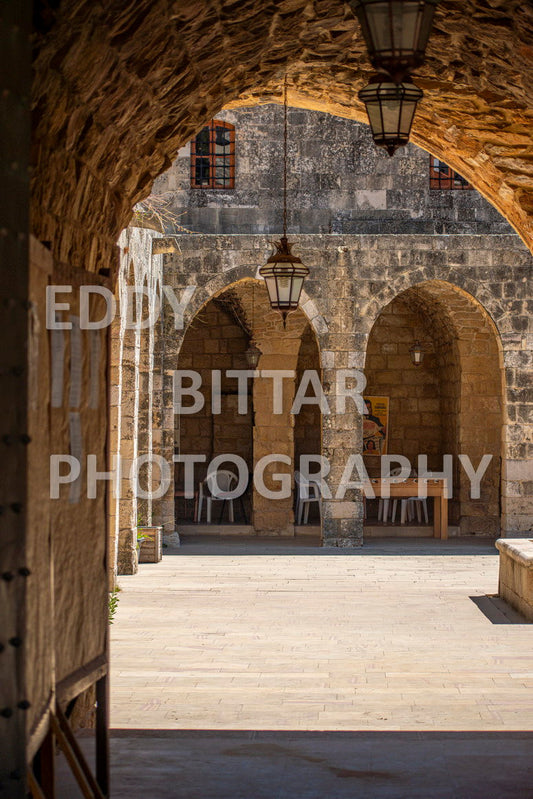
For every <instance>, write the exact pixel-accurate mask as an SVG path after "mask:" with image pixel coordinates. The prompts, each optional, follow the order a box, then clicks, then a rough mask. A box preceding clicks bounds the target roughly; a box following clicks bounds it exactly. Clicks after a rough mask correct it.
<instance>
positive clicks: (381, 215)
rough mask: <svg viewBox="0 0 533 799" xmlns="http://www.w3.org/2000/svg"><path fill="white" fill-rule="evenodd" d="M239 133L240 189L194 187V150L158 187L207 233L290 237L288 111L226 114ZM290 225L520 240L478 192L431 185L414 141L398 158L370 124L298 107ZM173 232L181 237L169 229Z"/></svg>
mask: <svg viewBox="0 0 533 799" xmlns="http://www.w3.org/2000/svg"><path fill="white" fill-rule="evenodd" d="M217 119H221V120H225V121H227V122H231V124H232V125H234V126H235V188H234V189H233V190H220V189H198V188H193V189H191V188H190V144H187V145H186V146H185V147H183V148H182V149H181V150H180V151H179V152H178V156H177V158H176V160H175V161H174V163H173V165H172V166H171V167H170V169H168V170H167V171H166V172H165V173H164V174H163V175H161V176H160V177H159V178H157V180H156V181H155V183H154V187H153V191H154V193H155V194H163V195H164V197H165V199H166V200H167V202H168V209H169V211H172V213H173V214H174V215H175V217H176V218H177V221H178V223H179V224H180V225H182V226H183V227H185V228H187V229H190V230H191V231H194V232H197V233H273V232H279V231H280V230H281V223H282V186H283V172H282V170H283V108H282V107H280V106H279V105H265V106H261V107H259V108H250V109H239V110H238V111H222V112H220V113H219V114H217ZM288 122H289V152H288V157H289V166H288V180H287V190H288V195H287V201H288V209H289V210H288V228H289V231H290V232H293V233H510V232H511V228H510V226H509V224H508V223H507V222H506V221H505V220H504V219H503V218H502V217H501V216H500V215H499V214H498V212H497V211H496V209H495V208H493V207H492V206H491V205H490V204H489V203H488V202H487V201H486V200H485V199H484V198H483V197H481V195H480V194H478V192H477V191H475V190H451V189H448V190H437V189H430V188H429V161H430V158H429V155H428V154H427V153H426V152H424V151H423V150H421V149H420V148H419V147H416V146H415V145H413V144H410V145H408V146H407V147H403V148H401V149H400V150H399V151H398V152H397V153H396V154H395V156H394V158H389V156H388V155H387V154H386V153H385V152H383V151H380V150H378V148H377V147H375V145H374V143H373V141H372V136H371V134H370V129H369V128H368V127H367V126H366V125H361V124H360V123H357V122H353V121H352V120H348V119H341V118H340V117H335V116H332V115H330V114H323V113H320V112H318V111H305V110H300V109H290V110H289V114H288ZM167 227H168V230H167V232H170V233H175V232H179V231H178V230H176V229H172V225H171V224H169V225H168V226H167Z"/></svg>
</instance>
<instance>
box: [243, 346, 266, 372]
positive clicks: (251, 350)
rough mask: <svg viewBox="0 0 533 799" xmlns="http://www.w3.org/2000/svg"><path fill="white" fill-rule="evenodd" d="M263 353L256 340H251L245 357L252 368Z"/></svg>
mask: <svg viewBox="0 0 533 799" xmlns="http://www.w3.org/2000/svg"><path fill="white" fill-rule="evenodd" d="M262 354H263V353H262V352H261V350H260V349H259V347H258V346H257V344H256V343H255V341H253V340H251V341H250V343H249V344H248V349H247V350H246V352H245V353H244V357H245V358H246V364H247V365H248V366H249V367H250V369H255V368H256V366H257V364H258V363H259V358H260V357H261V355H262Z"/></svg>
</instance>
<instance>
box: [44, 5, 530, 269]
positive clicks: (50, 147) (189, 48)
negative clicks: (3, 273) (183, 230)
mask: <svg viewBox="0 0 533 799" xmlns="http://www.w3.org/2000/svg"><path fill="white" fill-rule="evenodd" d="M46 8H47V11H46V13H44V12H42V13H41V15H40V18H39V17H38V18H37V25H38V28H39V29H40V31H41V32H40V33H38V34H36V37H35V52H36V58H35V82H34V99H33V104H34V119H35V128H34V158H33V160H34V165H35V168H34V195H33V224H34V230H35V233H36V235H37V236H38V237H39V238H40V239H41V240H49V241H51V242H52V247H53V250H54V253H55V255H56V257H57V258H58V260H60V261H62V262H68V263H71V264H73V265H79V266H84V267H85V268H89V269H92V270H97V268H98V266H99V265H101V263H102V258H103V259H104V260H105V258H106V256H108V257H112V252H113V248H114V245H115V241H116V238H117V236H118V233H119V231H120V230H121V229H122V228H123V227H124V226H125V225H126V224H127V223H128V221H129V219H130V217H131V211H132V207H133V205H134V204H135V202H137V201H138V200H139V199H141V198H142V197H143V196H146V194H147V193H148V192H149V190H150V187H151V184H152V182H153V180H154V178H155V177H156V176H157V175H158V174H160V173H161V172H162V171H164V170H165V169H166V168H168V166H169V165H170V163H171V161H172V159H173V157H174V156H175V154H176V152H177V149H178V148H179V147H180V146H181V145H183V144H184V143H185V142H187V141H188V140H189V139H190V138H191V136H192V135H193V134H194V133H195V132H196V131H197V130H198V129H199V128H200V127H201V126H202V125H203V124H204V123H205V122H206V121H207V120H208V119H210V118H212V117H213V116H214V115H215V114H216V113H217V112H218V111H219V110H220V109H221V108H222V107H224V106H225V107H237V106H239V105H250V104H256V103H259V102H271V101H272V100H274V101H279V100H280V91H281V82H282V80H283V75H284V73H285V71H286V70H287V71H288V75H289V77H288V81H289V102H290V103H291V104H293V105H299V106H302V107H307V108H314V109H319V110H323V111H329V112H331V113H334V114H338V115H340V116H344V117H349V118H353V119H357V120H364V111H363V109H362V107H361V105H360V103H359V101H358V100H357V91H358V90H359V89H360V88H361V87H362V86H363V85H364V84H365V83H366V82H367V81H368V79H369V76H370V74H371V71H370V68H369V64H368V60H367V57H366V51H365V48H364V45H363V42H362V39H361V37H360V32H359V27H358V23H357V21H356V19H355V18H354V15H353V13H352V12H351V10H350V8H349V6H348V5H347V4H345V3H343V2H339V0H315V1H314V2H311V1H310V0H276V1H271V2H268V0H207V1H206V2H201V3H199V2H198V1H197V0H175V2H169V0H135V1H134V0H110V2H107V3H105V4H96V3H89V2H85V0H69V2H66V0H64V2H63V4H62V5H60V7H59V10H58V11H57V12H51V11H50V7H49V6H48V5H46ZM416 75H417V77H416V82H417V83H418V85H420V86H421V87H422V88H423V89H424V92H425V99H424V101H423V103H422V104H421V106H420V107H419V112H418V114H417V117H416V121H415V125H414V128H413V134H412V138H413V141H414V142H415V143H416V144H418V145H420V146H422V147H424V148H425V149H427V150H429V151H431V152H432V153H434V154H435V155H437V156H439V157H442V158H443V160H446V161H447V162H448V163H450V164H451V166H453V167H454V168H456V169H457V170H458V171H459V172H460V173H461V174H463V175H464V176H465V177H466V178H468V179H469V180H470V181H471V182H472V183H473V184H474V185H475V186H476V187H477V188H478V189H479V190H480V192H481V193H482V194H483V195H484V196H485V197H487V199H489V200H490V201H491V202H492V203H493V204H494V205H495V206H496V207H497V208H498V209H499V210H500V211H501V213H502V214H503V215H504V216H505V217H506V218H507V219H508V220H509V221H510V222H511V224H513V225H514V226H515V228H516V229H517V230H518V232H519V233H520V234H521V236H522V237H523V239H524V240H525V242H526V243H527V244H528V246H529V247H530V248H531V249H533V136H532V129H533V8H532V7H531V6H530V4H529V3H524V2H522V0H520V1H519V0H464V2H457V0H441V3H440V5H439V7H438V9H437V13H436V19H435V27H434V32H433V35H432V38H431V40H430V44H429V47H428V52H427V60H426V64H425V65H424V66H423V67H422V68H420V69H419V70H418V71H417V73H416Z"/></svg>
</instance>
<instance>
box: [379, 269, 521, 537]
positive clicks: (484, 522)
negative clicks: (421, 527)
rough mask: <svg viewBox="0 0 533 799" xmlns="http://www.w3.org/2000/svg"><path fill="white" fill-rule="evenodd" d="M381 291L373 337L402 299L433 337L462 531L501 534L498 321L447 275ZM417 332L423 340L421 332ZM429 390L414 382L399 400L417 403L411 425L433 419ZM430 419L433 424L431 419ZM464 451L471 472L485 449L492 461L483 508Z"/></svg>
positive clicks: (445, 446) (502, 413)
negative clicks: (466, 462)
mask: <svg viewBox="0 0 533 799" xmlns="http://www.w3.org/2000/svg"><path fill="white" fill-rule="evenodd" d="M384 293H385V294H386V299H387V302H386V303H384V305H383V306H382V308H381V310H380V314H379V315H378V316H377V317H375V318H374V321H373V324H372V331H371V334H370V336H372V335H373V334H374V330H375V329H376V327H377V325H378V322H381V320H382V319H383V318H384V314H386V313H389V312H392V309H393V307H394V309H395V313H398V310H400V306H399V303H402V307H406V308H407V309H408V310H410V311H412V312H413V313H415V314H416V315H417V316H418V318H419V319H420V325H421V330H423V331H424V332H423V333H422V336H426V337H427V338H428V339H429V340H430V342H431V343H430V344H429V347H430V353H433V359H434V360H435V364H434V366H433V367H432V368H433V370H434V374H435V377H437V379H438V384H439V385H440V389H439V393H438V396H439V398H440V405H439V410H438V414H439V417H440V422H439V426H440V435H441V437H442V440H441V441H440V445H439V446H440V450H441V454H444V453H445V452H447V453H450V454H452V455H453V456H454V465H453V481H454V485H455V487H456V494H455V496H456V498H455V499H453V500H452V515H453V516H454V517H455V518H454V523H456V524H458V525H459V528H460V531H461V533H463V534H465V533H466V534H471V533H474V534H476V533H477V534H483V533H484V534H487V533H488V534H492V535H497V534H498V533H499V531H500V515H501V483H502V465H501V464H502V455H503V454H504V452H503V450H504V440H503V432H504V426H503V425H504V418H506V402H505V401H506V396H505V389H504V372H503V349H502V342H501V339H500V336H499V333H498V329H497V327H496V324H495V323H494V321H493V319H492V317H491V315H490V314H489V313H488V311H487V309H485V308H484V307H483V306H482V304H481V303H480V302H479V300H477V299H476V298H475V297H473V296H472V295H471V294H469V293H467V292H466V291H465V290H464V289H462V288H460V287H458V286H456V285H453V284H451V283H448V282H446V281H443V280H429V281H424V282H422V283H415V284H413V285H411V286H410V287H409V288H407V289H403V290H402V291H400V292H398V293H396V294H395V296H394V297H393V299H392V300H390V299H389V297H390V293H391V291H390V287H387V291H386V292H384ZM397 306H398V308H397ZM493 310H494V309H493ZM392 321H396V319H391V323H392ZM395 332H396V328H395V327H392V328H391V334H394V333H395ZM415 337H416V338H418V337H421V335H420V330H419V331H418V332H417V333H416V336H415ZM413 340H414V339H413ZM398 347H401V349H402V352H403V351H404V350H405V352H404V355H403V360H405V361H407V362H408V352H407V347H408V344H406V343H405V342H404V343H403V344H398ZM427 347H428V344H427V343H426V348H427ZM369 352H370V350H369V347H368V344H367V353H369ZM368 357H369V356H367V362H368ZM394 359H396V360H397V361H398V364H399V363H400V361H402V358H401V357H399V356H397V355H392V356H389V357H388V363H387V371H386V372H385V374H394V372H393V371H391V369H393V367H394V364H393V363H392V361H393V360H394ZM389 361H391V362H389ZM413 369H414V367H411V371H409V368H408V376H409V377H413V379H415V378H416V377H418V376H421V375H422V374H424V373H423V372H419V373H418V374H413V372H412V370H413ZM398 374H399V372H398ZM428 378H430V375H429V374H428ZM406 379H407V378H406ZM393 382H394V381H393ZM425 390H426V388H425V387H424V388H418V386H417V384H416V383H415V384H414V385H413V386H412V387H411V393H412V396H411V397H410V398H409V399H408V400H405V401H404V400H401V402H402V403H403V402H405V404H406V408H407V403H410V404H411V406H412V407H410V408H409V412H413V411H414V405H413V403H415V404H416V413H415V415H414V416H413V424H412V427H411V428H409V427H408V428H406V429H407V430H410V429H412V430H416V425H415V421H414V420H415V419H416V420H420V419H421V420H422V422H423V421H424V418H426V417H427V418H429V419H430V420H431V419H432V415H431V414H428V413H425V414H424V399H423V396H424V394H423V393H420V392H424V391H425ZM419 393H420V397H419V396H418V395H419ZM435 416H436V414H433V417H435ZM396 423H397V424H398V423H399V420H397V422H396ZM430 423H431V424H436V422H435V420H434V419H433V420H432V421H431V422H430ZM406 438H409V436H408V435H407V436H406ZM403 454H405V453H403ZM459 454H463V455H466V456H467V457H469V458H471V461H472V464H473V467H474V469H476V468H477V466H478V464H479V462H480V460H481V457H482V456H483V455H485V454H488V455H490V456H491V458H492V461H491V463H490V466H489V468H488V470H487V474H486V478H485V484H484V489H483V493H482V501H483V503H484V504H483V506H481V505H480V503H476V502H475V501H473V500H472V498H471V497H470V483H469V481H468V480H467V478H466V475H465V474H464V472H463V470H462V469H461V468H460V463H459ZM411 457H413V454H412V453H411ZM430 468H431V467H430ZM437 468H439V467H437ZM439 470H440V468H439ZM457 488H458V491H457Z"/></svg>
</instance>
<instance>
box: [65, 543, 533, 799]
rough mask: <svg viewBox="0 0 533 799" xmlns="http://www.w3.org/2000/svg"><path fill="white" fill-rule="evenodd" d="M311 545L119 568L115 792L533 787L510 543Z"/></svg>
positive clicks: (196, 553)
mask: <svg viewBox="0 0 533 799" xmlns="http://www.w3.org/2000/svg"><path fill="white" fill-rule="evenodd" d="M312 543H313V542H309V541H305V540H304V541H302V542H300V543H299V546H297V547H295V545H294V541H283V540H280V541H277V542H275V543H273V544H272V543H260V542H258V541H257V539H256V540H249V541H244V540H238V541H235V540H233V541H231V542H215V541H211V540H203V539H202V540H199V539H198V540H189V541H186V542H184V545H183V546H182V547H181V548H180V549H176V550H170V549H166V550H165V553H166V554H165V556H164V558H163V562H162V563H159V564H145V565H142V566H141V568H140V572H139V574H138V575H136V576H133V577H121V578H120V581H119V582H120V584H121V587H122V592H121V594H120V602H119V607H118V612H117V616H116V620H115V623H114V624H113V626H112V628H111V631H112V685H111V690H112V712H111V726H112V728H113V738H112V753H113V761H114V771H113V787H114V790H113V794H112V795H113V797H116V798H117V799H126V797H128V799H137V797H139V798H140V797H152V796H153V797H158V798H159V799H167V797H168V798H169V799H170V797H176V798H177V799H194V798H195V797H198V799H230V798H231V799H262V798H263V797H264V799H289V797H290V798H294V799H319V797H320V799H345V797H346V798H348V797H350V798H351V799H359V797H361V799H381V797H390V798H391V799H410V797H427V799H433V797H435V799H440V797H443V798H444V797H445V798H446V799H492V798H493V797H494V799H507V798H509V799H511V797H517V799H526V798H527V797H533V764H532V761H533V756H532V755H531V751H532V744H533V690H532V689H533V646H532V641H533V625H531V624H526V623H525V622H524V621H523V619H522V618H521V617H520V616H518V615H517V614H515V613H514V612H512V611H511V610H509V609H508V608H507V606H506V605H504V604H503V603H501V602H500V601H499V600H498V599H496V598H493V597H490V595H491V594H495V593H496V591H497V585H498V557H497V552H496V549H495V548H494V545H493V543H492V542H487V541H483V540H479V539H473V540H466V539H460V540H450V541H448V542H440V541H435V540H433V539H428V540H413V541H411V540H402V539H400V540H396V541H394V540H388V541H383V540H374V541H372V542H369V543H368V544H366V545H365V546H364V547H363V548H362V549H358V550H350V551H347V550H327V549H315V548H313V547H312V546H310V544H312ZM67 795H68V796H70V794H65V796H67Z"/></svg>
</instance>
